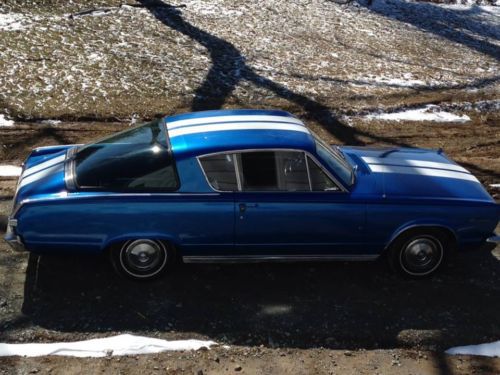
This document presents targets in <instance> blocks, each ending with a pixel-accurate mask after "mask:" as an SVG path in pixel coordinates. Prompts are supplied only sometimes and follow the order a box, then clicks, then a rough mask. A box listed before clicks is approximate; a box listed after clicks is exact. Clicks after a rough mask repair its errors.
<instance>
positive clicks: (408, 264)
mask: <svg viewBox="0 0 500 375" xmlns="http://www.w3.org/2000/svg"><path fill="white" fill-rule="evenodd" d="M451 246H452V241H451V239H450V238H449V236H447V235H446V233H444V232H442V231H439V230H431V229H429V230H422V231H412V232H409V233H406V234H403V235H401V236H400V237H398V238H397V239H396V240H395V241H394V243H393V244H391V246H390V248H389V260H390V263H391V266H392V267H393V269H395V270H396V271H398V272H400V273H401V274H403V275H404V276H407V277H410V278H417V279H419V278H424V277H427V276H430V275H432V274H434V273H435V272H436V271H437V270H438V269H439V268H441V267H442V266H443V265H444V264H445V262H446V261H447V258H448V254H449V252H450V247H451Z"/></svg>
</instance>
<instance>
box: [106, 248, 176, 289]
mask: <svg viewBox="0 0 500 375" xmlns="http://www.w3.org/2000/svg"><path fill="white" fill-rule="evenodd" d="M171 258H173V252H172V251H171V250H170V247H169V246H168V245H167V244H165V243H163V242H161V241H157V240H151V239H137V240H130V241H127V242H125V243H122V244H119V245H116V246H114V247H113V248H112V249H111V262H112V264H113V266H114V268H115V270H116V271H117V272H118V273H119V274H120V275H122V276H125V277H128V278H131V279H134V280H152V279H155V278H157V277H159V276H161V275H162V274H164V273H165V271H166V269H167V266H168V265H169V264H170V263H171V261H172V259H171Z"/></svg>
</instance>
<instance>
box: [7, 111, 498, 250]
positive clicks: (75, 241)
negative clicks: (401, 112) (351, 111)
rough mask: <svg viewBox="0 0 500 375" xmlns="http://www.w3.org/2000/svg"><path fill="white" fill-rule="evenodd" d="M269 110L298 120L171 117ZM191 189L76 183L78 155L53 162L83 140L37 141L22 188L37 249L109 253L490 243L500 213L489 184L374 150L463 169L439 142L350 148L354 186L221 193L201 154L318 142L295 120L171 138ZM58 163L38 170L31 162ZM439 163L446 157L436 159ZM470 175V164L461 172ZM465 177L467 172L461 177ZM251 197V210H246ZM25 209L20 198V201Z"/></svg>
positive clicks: (26, 228) (24, 217)
mask: <svg viewBox="0 0 500 375" xmlns="http://www.w3.org/2000/svg"><path fill="white" fill-rule="evenodd" d="M235 115H238V116H244V115H262V116H276V118H277V120H276V121H277V122H279V121H281V120H282V118H293V116H291V115H290V114H288V113H286V112H283V111H259V110H243V111H209V112H200V113H194V114H183V115H176V116H170V117H167V118H166V119H165V121H166V123H167V124H168V123H171V122H175V121H180V120H189V119H193V118H195V119H199V118H204V117H207V118H209V117H217V116H235ZM170 146H171V150H172V152H173V156H174V159H175V160H176V165H177V171H178V175H179V180H180V188H179V190H178V191H177V192H173V193H158V194H156V193H138V194H130V193H120V192H111V191H82V190H78V189H74V188H73V189H72V188H69V187H68V185H67V183H66V181H65V178H68V176H67V175H66V170H65V167H66V163H68V161H67V160H66V161H65V160H62V161H60V162H58V163H54V164H53V165H51V164H50V163H51V160H56V158H58V157H59V158H60V157H61V155H65V153H66V152H67V151H68V150H70V149H71V148H72V147H74V146H54V147H52V148H43V149H41V150H38V151H34V152H33V153H32V154H31V155H30V157H29V158H28V159H27V161H26V163H25V167H24V170H25V171H24V172H25V174H24V175H23V177H22V178H21V179H20V182H21V184H22V183H23V181H25V180H24V179H26V178H29V177H30V176H31V177H32V180H33V182H31V183H28V184H25V185H24V186H22V187H21V188H19V190H18V192H17V195H16V199H15V205H16V206H17V207H18V209H17V210H16V211H15V214H14V218H15V219H17V222H18V225H17V228H16V235H18V236H20V238H21V239H22V241H23V242H24V244H25V245H26V247H27V248H28V250H30V251H34V252H39V253H46V252H53V251H65V252H75V251H82V252H94V253H98V252H101V251H103V250H104V249H105V248H106V247H108V246H109V245H110V244H112V243H115V242H119V241H124V240H126V239H132V238H143V237H147V238H157V239H164V240H168V241H170V242H171V243H173V244H175V245H176V247H177V249H178V251H179V252H180V253H181V255H194V256H212V255H213V256H220V255H236V256H237V255H280V256H283V255H285V256H286V255H306V256H307V255H324V254H327V255H328V254H340V255H378V254H381V253H382V251H383V250H384V248H385V247H386V246H387V245H388V243H390V241H391V240H392V239H393V238H394V237H395V236H396V235H398V234H399V233H401V232H402V231H404V230H405V229H407V228H411V227H415V226H428V225H434V226H439V227H442V228H446V229H447V230H449V231H451V232H452V233H453V234H454V235H455V236H456V238H457V240H458V242H459V245H460V246H470V245H472V246H479V245H481V244H482V243H484V241H485V239H486V238H487V237H488V236H490V235H491V234H492V232H493V230H494V228H495V226H496V225H497V223H498V220H499V216H500V210H499V206H498V205H497V204H495V202H494V200H493V199H492V198H491V196H490V195H489V194H488V193H487V192H486V190H485V189H484V188H483V187H482V185H481V184H480V183H478V182H475V181H469V180H466V179H460V178H444V177H439V176H427V175H418V174H405V173H374V172H373V171H372V169H373V168H374V166H373V164H371V163H367V162H365V159H366V158H378V159H380V160H382V161H381V162H380V163H382V164H384V165H388V166H389V167H391V166H398V165H400V163H404V162H407V161H408V160H411V161H412V162H417V163H422V162H424V163H425V162H429V163H440V165H441V164H442V166H441V167H439V168H431V169H433V171H431V172H432V173H435V174H438V175H439V173H443V171H444V172H446V171H449V169H450V168H451V169H453V168H457V167H458V166H457V164H455V163H454V162H452V161H451V160H449V159H448V158H447V157H446V155H444V154H442V153H440V152H436V151H433V150H421V149H401V148H400V149H394V150H390V149H389V150H388V149H381V148H378V149H377V148H358V147H341V148H340V150H341V151H342V152H343V154H344V156H345V157H346V160H347V161H348V162H349V164H350V165H352V166H353V167H355V168H356V180H355V183H354V184H353V185H352V186H350V187H347V191H345V192H338V191H337V192H334V191H326V192H300V193H299V192H267V193H266V192H263V193H256V192H252V193H250V192H227V193H220V192H214V191H213V190H212V189H211V187H210V186H209V185H208V183H207V181H206V179H205V177H204V175H203V173H202V171H201V168H200V165H199V163H198V161H197V159H196V157H197V156H199V155H204V154H210V153H217V152H223V151H231V150H248V149H257V150H258V149H297V150H304V151H306V152H308V153H310V154H311V155H313V156H314V157H315V158H316V159H317V160H319V162H320V163H322V164H323V165H324V167H325V169H327V170H329V172H330V173H331V174H332V175H334V176H335V171H333V170H330V169H329V168H328V166H327V165H326V163H325V161H324V160H322V159H321V157H320V155H318V154H317V152H316V146H315V141H314V137H313V135H312V134H309V133H305V132H300V131H283V130H234V129H233V130H231V131H229V130H228V131H214V132H206V133H203V132H200V133H194V134H189V135H183V136H179V137H173V138H172V139H170ZM42 163H46V164H48V165H49V166H48V167H47V168H43V169H40V170H37V171H36V172H33V173H30V172H29V171H30V168H36V167H37V166H40V165H42ZM430 165H434V164H430ZM458 173H464V175H467V176H468V174H467V173H466V172H458ZM458 176H459V177H460V176H462V175H458ZM241 204H244V205H245V207H246V210H245V212H243V213H242V212H240V209H239V207H240V205H241ZM19 207H20V208H19Z"/></svg>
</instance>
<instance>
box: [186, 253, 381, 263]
mask: <svg viewBox="0 0 500 375" xmlns="http://www.w3.org/2000/svg"><path fill="white" fill-rule="evenodd" d="M378 257H379V255H378V254H377V255H371V254H369V255H367V254H365V255H348V254H339V255H262V256H260V255H239V256H236V255H228V256H225V255H217V256H183V257H182V260H183V261H184V263H259V262H314V261H370V260H375V259H377V258H378Z"/></svg>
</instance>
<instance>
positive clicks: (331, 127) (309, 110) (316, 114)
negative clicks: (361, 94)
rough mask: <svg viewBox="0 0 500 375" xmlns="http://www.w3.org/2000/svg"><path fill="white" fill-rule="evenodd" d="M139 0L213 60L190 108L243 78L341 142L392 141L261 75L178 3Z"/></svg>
mask: <svg viewBox="0 0 500 375" xmlns="http://www.w3.org/2000/svg"><path fill="white" fill-rule="evenodd" d="M138 1H139V2H140V3H141V4H142V5H144V6H145V8H147V9H148V10H149V11H150V12H151V14H152V15H154V16H155V17H156V18H157V19H158V20H159V21H161V22H162V23H163V24H164V25H165V26H168V27H170V28H171V29H173V30H176V31H178V32H180V33H182V34H184V35H186V36H187V37H189V38H190V39H192V40H193V41H196V42H197V43H199V44H200V45H202V46H203V47H205V48H206V49H207V51H208V53H209V55H210V58H211V60H212V64H211V67H210V69H209V71H208V73H207V75H206V77H205V80H204V82H203V83H202V84H201V85H200V87H198V89H197V90H196V92H195V98H194V100H193V103H192V106H191V108H192V110H193V111H200V110H208V109H218V108H221V107H222V106H223V105H224V103H225V101H226V100H227V98H228V97H229V96H230V95H231V93H232V92H233V91H234V89H235V88H236V86H237V85H238V84H240V83H241V82H242V81H247V82H250V83H252V84H254V85H255V86H256V87H260V88H264V89H266V90H269V91H271V92H273V93H274V94H275V95H277V96H278V97H280V98H283V99H286V100H288V101H290V102H292V103H294V104H295V105H297V106H298V107H299V108H302V109H303V110H304V111H305V113H306V119H308V120H313V121H316V122H317V123H319V124H320V125H321V126H322V127H323V128H324V129H325V130H327V131H329V132H330V134H331V135H332V136H333V137H335V138H336V139H338V140H339V141H340V142H341V143H344V144H350V145H360V144H364V141H363V140H362V139H361V137H362V136H364V137H367V138H369V139H371V140H373V141H377V142H381V143H387V144H394V140H392V139H390V138H386V137H383V136H378V135H374V134H370V133H368V132H366V131H361V130H359V129H355V128H352V127H350V126H348V125H345V124H344V123H342V122H341V121H339V119H338V118H337V117H336V116H335V114H334V111H333V110H332V109H331V108H329V107H328V106H326V105H324V104H322V103H320V102H318V101H315V100H313V99H311V98H309V97H307V96H305V95H302V94H298V93H296V92H294V91H292V90H290V89H288V88H287V87H285V86H284V85H282V84H280V83H278V82H275V81H273V80H271V79H269V78H266V77H263V76H261V75H260V74H258V73H257V72H256V71H255V70H254V69H253V68H252V67H250V66H249V65H247V64H246V61H245V57H244V56H243V55H242V54H241V52H240V51H239V50H238V49H237V48H236V47H235V46H234V45H233V44H231V43H230V42H228V41H226V40H224V39H221V38H219V37H217V36H215V35H212V34H210V33H208V32H206V31H204V30H202V29H200V28H198V27H196V26H194V25H192V24H191V23H189V22H187V21H186V20H185V19H184V17H183V16H182V13H181V10H180V9H179V8H178V7H175V6H172V5H169V4H166V3H164V2H163V1H161V0H138ZM398 145H401V144H398Z"/></svg>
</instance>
